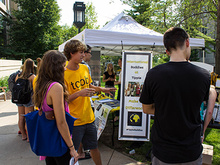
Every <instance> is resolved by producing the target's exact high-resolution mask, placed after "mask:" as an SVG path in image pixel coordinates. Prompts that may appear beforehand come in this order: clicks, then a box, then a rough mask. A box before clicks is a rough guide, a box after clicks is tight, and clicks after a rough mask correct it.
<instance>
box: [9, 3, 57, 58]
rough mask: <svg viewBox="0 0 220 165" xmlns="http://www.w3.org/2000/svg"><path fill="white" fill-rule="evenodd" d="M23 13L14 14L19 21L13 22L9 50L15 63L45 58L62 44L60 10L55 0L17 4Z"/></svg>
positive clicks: (15, 12) (16, 12)
mask: <svg viewBox="0 0 220 165" xmlns="http://www.w3.org/2000/svg"><path fill="white" fill-rule="evenodd" d="M14 1H15V2H16V3H17V4H18V7H19V8H20V10H14V11H13V15H14V16H15V18H16V19H14V20H12V21H10V20H8V24H9V25H10V27H11V28H10V31H9V34H10V48H11V49H12V50H13V51H14V52H16V54H14V57H15V58H16V59H21V58H23V59H24V58H27V57H29V58H32V59H36V58H37V57H39V56H42V55H43V53H44V52H45V51H47V50H49V49H56V48H57V46H58V44H59V43H60V39H59V37H58V34H59V30H60V27H59V26H58V21H59V19H60V15H59V12H60V9H59V7H58V4H57V2H56V1H55V0H33V1H30V0H14Z"/></svg>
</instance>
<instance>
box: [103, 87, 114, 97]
mask: <svg viewBox="0 0 220 165" xmlns="http://www.w3.org/2000/svg"><path fill="white" fill-rule="evenodd" d="M116 90H117V89H116V88H103V90H102V92H104V93H108V94H110V95H111V96H113V94H112V93H111V92H115V91H116Z"/></svg>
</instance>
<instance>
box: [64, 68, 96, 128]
mask: <svg viewBox="0 0 220 165" xmlns="http://www.w3.org/2000/svg"><path fill="white" fill-rule="evenodd" d="M64 82H65V84H66V87H67V90H68V92H69V94H70V95H71V94H73V93H75V92H77V91H80V90H82V89H85V88H89V84H91V83H92V79H91V77H90V74H89V69H88V67H87V66H86V65H84V64H79V69H77V70H70V69H68V68H66V71H65V72H64ZM69 109H70V114H71V115H72V116H73V117H76V118H78V119H77V120H76V121H75V123H74V125H75V126H78V125H85V124H89V123H92V122H93V121H94V120H95V116H94V113H93V110H92V108H91V103H90V97H82V96H79V97H78V98H76V99H75V100H73V101H71V102H69Z"/></svg>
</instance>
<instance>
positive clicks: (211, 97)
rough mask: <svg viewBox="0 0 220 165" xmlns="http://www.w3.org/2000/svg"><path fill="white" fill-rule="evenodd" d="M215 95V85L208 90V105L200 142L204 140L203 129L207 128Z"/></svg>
mask: <svg viewBox="0 0 220 165" xmlns="http://www.w3.org/2000/svg"><path fill="white" fill-rule="evenodd" d="M216 97H217V92H216V90H215V87H211V88H210V91H209V99H208V103H207V104H208V106H207V110H206V115H205V120H204V126H203V138H202V142H203V140H204V135H205V130H206V129H207V127H208V125H209V123H210V121H211V119H212V113H213V109H214V107H215V100H216Z"/></svg>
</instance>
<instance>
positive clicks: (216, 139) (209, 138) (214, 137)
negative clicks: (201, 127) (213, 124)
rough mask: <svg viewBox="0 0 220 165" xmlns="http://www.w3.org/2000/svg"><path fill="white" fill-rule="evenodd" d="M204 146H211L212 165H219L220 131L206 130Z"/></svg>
mask: <svg viewBox="0 0 220 165" xmlns="http://www.w3.org/2000/svg"><path fill="white" fill-rule="evenodd" d="M203 143H204V144H208V145H212V146H213V151H214V153H213V161H212V165H219V164H220V130H219V129H214V128H208V129H207V130H206V132H205V140H204V142H203Z"/></svg>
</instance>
